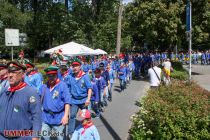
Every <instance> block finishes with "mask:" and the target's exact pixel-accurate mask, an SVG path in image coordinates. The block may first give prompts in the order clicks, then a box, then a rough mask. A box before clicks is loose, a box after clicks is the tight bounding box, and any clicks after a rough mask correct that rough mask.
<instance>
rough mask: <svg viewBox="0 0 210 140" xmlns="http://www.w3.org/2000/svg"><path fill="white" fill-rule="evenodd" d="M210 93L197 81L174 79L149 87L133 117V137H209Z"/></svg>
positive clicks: (139, 139) (155, 139)
mask: <svg viewBox="0 0 210 140" xmlns="http://www.w3.org/2000/svg"><path fill="white" fill-rule="evenodd" d="M209 103H210V92H208V91H205V90H204V89H202V88H201V87H199V86H198V85H197V84H195V83H192V84H188V83H184V82H180V81H179V82H177V81H176V82H174V84H173V85H170V86H168V87H164V86H162V87H160V88H159V89H157V90H149V91H148V96H146V97H145V98H144V99H143V100H142V101H141V107H140V111H139V112H138V113H137V114H136V115H134V116H133V117H132V120H133V126H132V127H131V129H130V137H131V139H133V140H144V139H150V140H159V139H163V140H165V139H183V140H185V139H189V140H194V139H202V140H204V139H206V140H207V139H210V104H209Z"/></svg>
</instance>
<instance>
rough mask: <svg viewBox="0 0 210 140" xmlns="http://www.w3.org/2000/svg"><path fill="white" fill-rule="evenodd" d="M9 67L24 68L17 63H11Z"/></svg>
mask: <svg viewBox="0 0 210 140" xmlns="http://www.w3.org/2000/svg"><path fill="white" fill-rule="evenodd" d="M9 67H16V68H20V69H22V67H21V66H19V65H17V64H15V63H11V64H10V65H9Z"/></svg>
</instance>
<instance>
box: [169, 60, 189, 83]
mask: <svg viewBox="0 0 210 140" xmlns="http://www.w3.org/2000/svg"><path fill="white" fill-rule="evenodd" d="M172 67H173V69H174V70H173V72H171V78H173V79H179V80H187V79H188V73H187V71H186V70H185V69H184V68H183V65H182V63H181V62H172Z"/></svg>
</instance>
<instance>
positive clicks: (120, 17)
mask: <svg viewBox="0 0 210 140" xmlns="http://www.w3.org/2000/svg"><path fill="white" fill-rule="evenodd" d="M122 9H123V5H122V0H120V5H119V15H118V25H117V47H116V54H117V55H119V54H120V47H121V27H122Z"/></svg>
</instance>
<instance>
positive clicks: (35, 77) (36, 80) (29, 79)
mask: <svg viewBox="0 0 210 140" xmlns="http://www.w3.org/2000/svg"><path fill="white" fill-rule="evenodd" d="M25 65H26V74H25V76H24V82H26V83H27V84H28V85H29V86H31V87H32V88H34V89H36V90H37V92H38V91H39V90H40V88H41V86H42V83H43V81H42V78H41V76H40V74H39V73H38V72H37V71H36V70H35V69H34V67H35V66H34V64H32V63H31V62H29V61H28V62H26V64H25Z"/></svg>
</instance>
